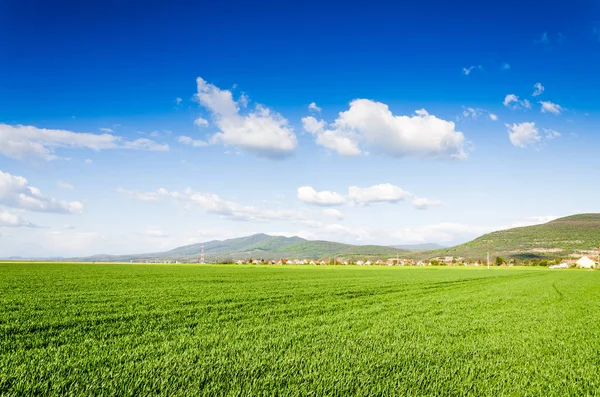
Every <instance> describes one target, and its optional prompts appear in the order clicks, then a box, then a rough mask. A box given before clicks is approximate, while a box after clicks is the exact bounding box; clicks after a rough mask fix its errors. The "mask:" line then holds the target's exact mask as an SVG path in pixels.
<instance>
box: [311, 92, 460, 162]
mask: <svg viewBox="0 0 600 397" xmlns="http://www.w3.org/2000/svg"><path fill="white" fill-rule="evenodd" d="M302 122H303V124H304V128H305V129H306V131H308V132H310V133H312V134H314V135H316V136H317V144H319V145H322V146H325V147H327V148H329V149H332V150H335V151H337V152H338V153H339V154H341V155H346V156H352V155H359V154H361V152H362V151H361V149H360V147H359V144H362V145H364V146H365V147H366V148H370V149H372V150H373V151H375V152H378V153H382V154H386V155H389V156H392V157H408V156H419V157H437V158H440V157H442V158H458V159H462V158H465V157H466V154H465V152H464V149H463V144H464V136H463V134H462V132H459V131H456V130H455V124H454V123H453V122H451V121H446V120H443V119H439V118H437V117H435V116H433V115H430V114H429V113H427V111H426V110H424V109H422V110H418V111H416V112H415V115H414V116H395V115H394V114H392V112H391V111H390V110H389V107H388V106H387V105H386V104H384V103H381V102H375V101H371V100H368V99H355V100H353V101H352V102H350V109H349V110H347V111H345V112H340V113H339V115H338V118H337V119H336V120H335V121H334V122H333V123H332V124H331V125H329V128H326V125H325V122H324V121H322V120H321V121H317V120H316V119H315V118H314V117H305V118H304V119H302Z"/></svg>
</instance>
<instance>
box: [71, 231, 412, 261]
mask: <svg viewBox="0 0 600 397" xmlns="http://www.w3.org/2000/svg"><path fill="white" fill-rule="evenodd" d="M202 245H204V257H205V261H206V262H214V261H225V260H239V259H249V258H252V259H283V258H296V259H324V258H327V257H343V258H346V259H350V260H352V259H384V258H388V257H395V256H406V254H407V253H408V251H407V250H403V249H398V248H394V247H387V246H381V245H351V244H343V243H336V242H332V241H322V240H306V239H303V238H301V237H296V236H294V237H283V236H270V235H267V234H262V233H260V234H253V235H251V236H246V237H238V238H233V239H229V240H213V241H208V242H205V243H196V244H190V245H185V246H182V247H177V248H174V249H172V250H169V251H165V252H156V253H148V254H137V255H135V254H134V255H93V256H90V257H86V258H74V259H75V260H82V261H97V262H101V261H108V262H117V261H118V262H121V261H122V262H128V261H144V260H149V261H150V260H180V261H186V262H195V261H198V260H199V258H200V255H201V252H202Z"/></svg>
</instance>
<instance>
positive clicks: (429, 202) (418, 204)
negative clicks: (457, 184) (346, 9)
mask: <svg viewBox="0 0 600 397" xmlns="http://www.w3.org/2000/svg"><path fill="white" fill-rule="evenodd" d="M412 205H413V207H415V208H416V209H418V210H428V209H430V208H432V207H440V206H442V205H444V202H443V201H440V200H435V199H428V198H424V197H415V198H413V200H412Z"/></svg>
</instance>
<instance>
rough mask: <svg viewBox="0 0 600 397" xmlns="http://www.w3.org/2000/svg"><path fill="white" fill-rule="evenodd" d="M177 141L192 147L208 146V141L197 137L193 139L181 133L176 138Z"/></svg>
mask: <svg viewBox="0 0 600 397" xmlns="http://www.w3.org/2000/svg"><path fill="white" fill-rule="evenodd" d="M177 142H179V143H183V144H184V145H189V146H193V147H204V146H208V143H207V142H205V141H202V140H199V139H193V138H190V137H189V136H185V135H182V136H180V137H178V138H177Z"/></svg>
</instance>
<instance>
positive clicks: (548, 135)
mask: <svg viewBox="0 0 600 397" xmlns="http://www.w3.org/2000/svg"><path fill="white" fill-rule="evenodd" d="M544 132H545V133H546V139H547V140H550V139H554V138H558V137H560V132H558V131H556V130H551V129H548V128H544Z"/></svg>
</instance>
